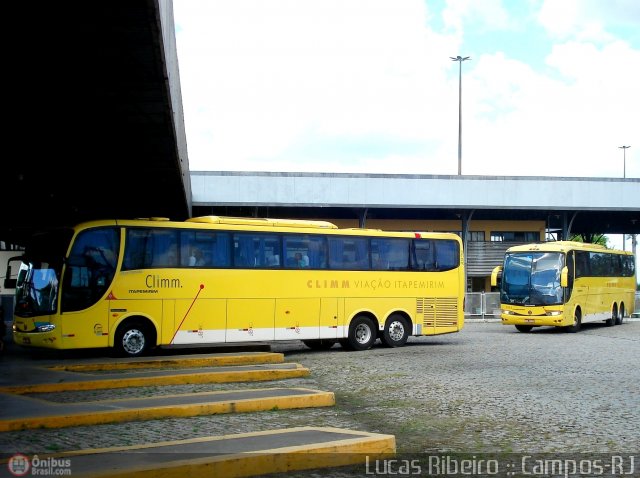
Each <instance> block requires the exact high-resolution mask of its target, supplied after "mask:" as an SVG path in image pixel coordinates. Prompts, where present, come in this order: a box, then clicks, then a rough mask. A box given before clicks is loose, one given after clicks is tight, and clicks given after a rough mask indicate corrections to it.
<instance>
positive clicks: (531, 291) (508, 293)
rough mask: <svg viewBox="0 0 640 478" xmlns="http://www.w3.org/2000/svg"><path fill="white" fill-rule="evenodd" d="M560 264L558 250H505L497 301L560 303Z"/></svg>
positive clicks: (520, 303)
mask: <svg viewBox="0 0 640 478" xmlns="http://www.w3.org/2000/svg"><path fill="white" fill-rule="evenodd" d="M563 266H564V254H562V253H559V252H522V253H520V252H519V253H510V254H507V255H506V257H505V261H504V270H503V273H502V286H501V287H500V301H501V302H502V303H503V304H516V305H557V304H562V299H563V297H562V287H560V271H561V270H562V267H563Z"/></svg>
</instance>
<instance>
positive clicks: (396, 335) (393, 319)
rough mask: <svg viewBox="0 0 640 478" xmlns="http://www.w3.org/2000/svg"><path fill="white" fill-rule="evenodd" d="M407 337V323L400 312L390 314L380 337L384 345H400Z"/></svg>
mask: <svg viewBox="0 0 640 478" xmlns="http://www.w3.org/2000/svg"><path fill="white" fill-rule="evenodd" d="M408 338H409V325H408V324H407V320H406V319H405V318H404V317H403V316H401V315H400V314H392V315H391V316H390V317H389V318H388V319H387V323H386V324H385V325H384V332H383V333H382V336H381V337H380V340H381V341H382V344H383V345H385V346H386V347H402V346H403V345H404V344H405V343H407V339H408Z"/></svg>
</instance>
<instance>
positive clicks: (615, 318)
mask: <svg viewBox="0 0 640 478" xmlns="http://www.w3.org/2000/svg"><path fill="white" fill-rule="evenodd" d="M604 323H605V324H607V327H611V326H612V325H616V324H617V323H618V306H617V305H616V304H613V309H612V310H611V317H610V318H609V319H607V320H605V321H604Z"/></svg>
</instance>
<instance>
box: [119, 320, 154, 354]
mask: <svg viewBox="0 0 640 478" xmlns="http://www.w3.org/2000/svg"><path fill="white" fill-rule="evenodd" d="M152 340H153V338H152V334H151V332H150V329H149V327H147V326H145V325H144V324H141V323H139V322H130V323H125V324H123V325H121V326H120V327H118V331H117V332H116V340H115V344H114V346H115V348H116V351H117V352H118V353H119V354H120V355H124V356H126V357H139V356H140V355H142V354H144V352H146V351H147V349H149V348H150V347H151V346H152V345H153V344H152Z"/></svg>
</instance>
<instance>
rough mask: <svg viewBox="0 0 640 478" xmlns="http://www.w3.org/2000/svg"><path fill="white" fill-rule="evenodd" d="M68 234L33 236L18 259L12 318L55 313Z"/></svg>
mask: <svg viewBox="0 0 640 478" xmlns="http://www.w3.org/2000/svg"><path fill="white" fill-rule="evenodd" d="M71 235H72V231H71V230H65V231H56V232H52V233H47V234H38V235H35V236H33V238H32V239H31V241H30V243H29V244H28V245H27V247H26V250H25V254H24V256H23V257H22V260H23V263H22V266H21V267H20V271H19V273H18V278H17V283H16V315H18V316H22V317H32V316H38V315H49V314H53V313H55V312H56V309H57V303H58V285H59V282H60V276H61V273H62V263H63V259H64V255H65V253H66V248H67V246H68V244H69V240H70V239H71Z"/></svg>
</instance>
